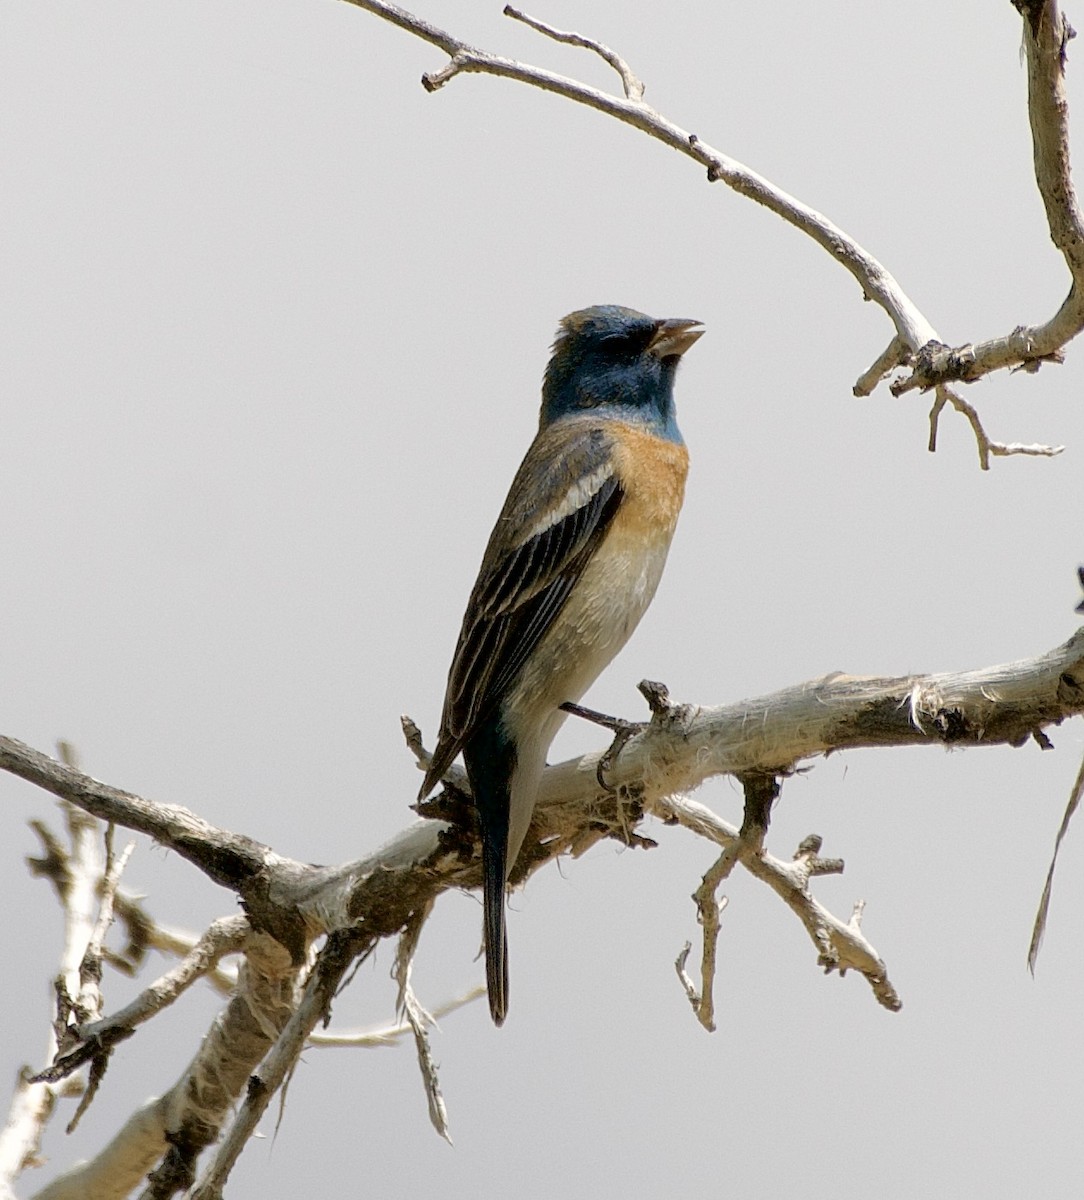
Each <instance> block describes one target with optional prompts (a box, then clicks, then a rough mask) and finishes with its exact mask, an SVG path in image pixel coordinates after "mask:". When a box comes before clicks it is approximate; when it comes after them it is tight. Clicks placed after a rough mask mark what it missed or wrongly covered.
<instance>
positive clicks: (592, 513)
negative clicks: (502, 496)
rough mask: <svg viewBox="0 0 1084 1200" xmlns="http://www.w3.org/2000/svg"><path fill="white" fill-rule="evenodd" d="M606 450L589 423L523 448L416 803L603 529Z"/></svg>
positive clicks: (605, 440)
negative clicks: (525, 453)
mask: <svg viewBox="0 0 1084 1200" xmlns="http://www.w3.org/2000/svg"><path fill="white" fill-rule="evenodd" d="M612 445H613V443H612V439H611V437H610V435H609V434H608V433H607V431H606V430H605V429H604V428H601V427H600V426H599V425H598V423H597V422H590V423H580V422H574V423H573V422H567V423H562V425H559V426H556V427H553V428H550V429H548V430H546V431H544V432H542V433H540V434H539V436H538V437H537V438H536V439H535V441H534V443H533V444H532V446H531V448H530V449H529V450H528V451H527V456H526V457H525V458H524V460H523V463H522V465H521V466H520V469H519V471H518V472H517V473H516V477H515V479H514V480H513V482H512V487H511V490H510V491H509V493H508V499H507V500H506V501H505V504H504V508H503V510H502V511H501V515H500V517H499V518H498V519H497V524H496V527H495V528H494V530H493V533H492V535H491V536H490V539H489V545H488V546H487V548H486V553H485V557H484V558H483V560H482V566H481V570H480V571H479V573H478V579H477V581H476V583H475V585H474V590H473V592H472V593H471V597H470V601H469V603H468V604H467V611H466V614H465V615H464V617H463V627H462V629H461V631H460V634H459V643H458V645H457V646H456V651H455V657H454V658H453V660H452V667H451V670H450V671H449V674H448V690H447V693H446V695H445V698H444V713H443V716H442V717H441V727H440V737H439V739H438V743H437V748H436V750H435V751H434V753H433V759H432V763H431V765H430V767H429V770H428V771H427V772H426V776H425V783H424V784H423V785H422V795H423V796H424V795H427V794H428V793H429V792H430V791H431V790H432V788H433V787H434V786H435V785H436V783H437V782H438V781H439V780H440V778H441V776H443V774H444V773H445V771H447V769H448V768H449V767H450V766H451V764H452V762H453V760H454V759H455V756H456V755H457V754H458V753H459V752H460V750H462V748H463V746H464V745H465V744H466V743H467V742H468V741H470V739H471V736H472V735H473V733H474V732H475V731H476V730H477V729H478V727H479V725H480V723H481V722H483V721H485V720H486V719H487V718H488V717H489V716H490V715H491V714H492V712H493V711H494V709H495V708H496V707H497V705H498V704H499V703H500V702H501V700H502V699H503V698H504V696H505V695H506V693H507V692H508V690H509V689H510V688H511V686H512V684H513V683H514V682H515V679H516V676H517V674H518V673H519V671H520V669H521V668H522V667H523V664H524V663H525V662H526V661H527V659H528V658H529V657H530V655H531V652H532V651H533V650H534V648H535V647H536V646H537V645H538V643H539V642H540V641H541V640H542V638H543V637H544V636H545V633H546V631H547V630H548V629H549V628H550V627H551V626H552V624H553V622H554V621H555V620H556V618H557V616H558V614H559V613H560V611H561V609H562V608H563V607H564V605H565V602H566V601H567V600H568V597H569V595H570V593H571V591H572V588H573V587H574V585H575V583H576V580H577V579H579V577H580V575H581V574H582V572H583V569H584V567H585V566H586V565H587V563H588V562H589V561H590V559H591V556H592V555H593V554H594V551H595V549H596V548H597V546H598V544H599V543H600V541H601V540H602V538H603V536H604V535H605V533H606V531H607V530H608V529H609V527H610V523H611V522H612V521H613V518H614V514H615V513H616V512H617V510H618V508H619V507H620V505H621V500H622V497H623V492H622V489H621V484H620V480H619V479H618V477H617V474H616V470H615V467H614V462H613V454H612Z"/></svg>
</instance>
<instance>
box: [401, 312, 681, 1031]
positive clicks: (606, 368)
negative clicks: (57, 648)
mask: <svg viewBox="0 0 1084 1200" xmlns="http://www.w3.org/2000/svg"><path fill="white" fill-rule="evenodd" d="M703 332H704V331H703V329H702V328H701V326H700V322H699V321H685V320H669V321H667V320H663V321H657V320H654V319H653V318H651V317H647V316H644V314H643V313H639V312H634V311H633V310H632V309H629V308H619V307H617V306H616V305H600V306H597V307H595V308H586V309H584V310H582V311H581V312H574V313H572V314H570V315H569V316H567V317H565V319H564V320H563V321H562V322H561V324H560V329H559V330H558V334H557V340H556V341H555V342H554V344H553V355H552V357H551V358H550V362H549V366H548V367H547V368H546V374H545V379H544V382H543V385H542V411H541V416H540V419H539V427H538V435H537V436H536V437H535V440H534V442H533V443H532V444H531V447H530V449H529V450H528V451H527V456H526V457H525V458H524V460H523V463H522V464H521V466H520V468H519V471H518V472H517V473H516V477H515V479H514V480H513V481H512V487H511V490H510V491H509V493H508V499H507V500H505V502H504V508H503V509H502V510H501V515H500V516H499V517H498V518H497V524H496V527H495V528H494V530H493V533H492V534H491V536H490V539H489V545H488V546H487V547H486V552H485V556H484V558H483V559H482V566H481V569H480V570H479V572H478V579H477V582H476V583H475V585H474V590H473V591H472V592H471V597H470V600H469V602H468V604H467V611H466V614H465V616H464V617H463V627H462V630H461V631H460V634H459V644H458V645H457V646H456V649H455V656H454V658H453V659H452V666H451V670H450V672H449V674H448V690H447V693H446V695H445V698H444V712H443V715H442V717H441V722H440V735H439V738H438V741H437V746H436V749H435V750H434V752H433V757H432V761H431V764H430V766H429V769H428V771H427V772H426V775H425V782H424V783H423V784H422V789H421V795H420V797H419V798H420V799H424V797H425V796H427V795H428V794H429V792H430V791H432V789H433V788H434V787H435V786H436V784H437V783H438V782H439V781H440V779H441V777H442V776H443V775H444V773H445V772H446V771H447V770H448V768H449V767H450V766H451V764H452V762H453V760H454V759H455V757H456V755H457V754H459V753H460V752H462V754H463V761H464V763H465V765H466V768H467V777H468V779H469V780H470V785H471V791H472V793H473V798H474V803H475V805H476V807H477V809H478V816H479V823H480V826H481V832H482V869H483V885H484V914H485V915H484V935H485V953H486V983H487V985H488V990H489V1008H490V1012H491V1013H492V1015H493V1020H494V1021H495V1022H496V1023H497V1024H498V1025H500V1024H501V1023H502V1022H503V1021H504V1018H505V1015H506V1013H507V1011H508V947H507V941H506V937H505V907H504V906H505V885H506V884H507V881H508V875H509V872H510V871H511V869H512V867H513V866H514V864H515V861H516V856H517V855H518V854H519V850H520V847H521V846H522V844H523V839H524V837H525V836H526V833H527V827H528V825H529V824H530V821H531V813H532V812H533V810H534V805H535V798H536V796H537V793H538V785H539V781H540V780H541V777H542V771H543V769H544V768H545V765H546V754H547V752H548V751H549V748H550V743H551V742H552V741H553V738H554V735H555V734H556V733H557V730H558V729H559V728H560V727H561V724H562V723H563V721H564V720H565V715H566V714H565V713H564V712H562V711H561V709H560V708H559V705H561V704H562V703H564V702H565V701H573V702H575V701H578V700H579V699H580V697H581V696H582V695H583V693H584V692H585V691H586V690H587V689H588V688H589V687H590V686H591V684H592V683H593V682H594V680H595V679H596V677H597V676H598V675H599V673H600V672H601V671H602V670H603V668H605V667H606V665H607V664H608V663H609V662H610V660H611V659H612V658H613V657H614V655H615V654H616V653H617V652H618V651H619V650H620V649H621V647H622V646H623V645H624V644H625V642H626V641H627V640H628V638H629V635H630V634H631V633H632V631H633V630H634V629H635V628H636V625H637V623H638V622H639V620H640V618H641V617H642V616H643V615H644V612H645V610H646V609H647V606H648V605H649V604H650V603H651V599H652V597H653V596H654V594H655V589H656V587H657V586H658V583H659V579H660V577H661V575H662V569H663V565H664V563H665V562H666V555H667V551H668V550H669V548H670V539H671V538H672V537H673V533H674V526H675V525H676V523H677V518H678V512H679V511H680V509H681V502H682V498H683V496H684V492H685V476H686V472H687V470H688V463H689V455H688V451H687V450H686V449H685V444H684V442H683V441H682V439H681V434H680V432H679V431H678V427H677V420H676V418H675V414H674V375H675V372H676V370H677V365H678V360H679V359H680V358H681V356H682V354H684V353H685V351H686V350H688V349H689V347H690V346H691V345H692V344H693V343H694V342H695V341H696V340H697V338H699V337H700V335H701V334H702V333H703Z"/></svg>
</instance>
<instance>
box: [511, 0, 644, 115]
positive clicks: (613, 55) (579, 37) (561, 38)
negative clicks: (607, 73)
mask: <svg viewBox="0 0 1084 1200" xmlns="http://www.w3.org/2000/svg"><path fill="white" fill-rule="evenodd" d="M504 15H505V16H506V17H511V18H512V19H513V20H514V21H522V22H523V24H524V25H529V26H530V27H531V28H532V29H534V30H537V31H538V32H539V33H541V34H545V36H546V37H548V38H553V40H554V41H555V42H564V43H565V44H566V45H569V46H580V47H581V48H582V49H584V50H593V51H594V52H595V53H596V54H597V55H599V57H600V58H603V59H605V61H606V62H608V63H609V64H610V66H611V67H613V69H614V70H615V71H616V72H617V73H618V75H620V76H621V86H622V88H623V89H624V92H625V96H626V98H627V99H629V100H632V101H639V100H642V99H643V98H644V85H643V82H642V81H641V80H640V79H638V78H637V77H636V75H635V74H634V73H633V70H632V68H631V67H630V66H629V64H628V63H627V62H625V60H624V59H623V58H622V57H621V55H620V54H618V53H617V52H616V51H614V50H611V49H610V47H609V46H607V45H605V44H604V43H602V42H599V41H596V40H595V39H594V38H588V37H584V36H583V34H582V33H570V32H567V31H565V30H563V29H556V28H554V26H552V25H547V24H546V22H545V21H540V20H539V19H538V18H537V17H530V16H528V15H527V14H526V13H524V12H520V11H519V9H518V8H513V7H512V6H511V4H506V5H505V6H504Z"/></svg>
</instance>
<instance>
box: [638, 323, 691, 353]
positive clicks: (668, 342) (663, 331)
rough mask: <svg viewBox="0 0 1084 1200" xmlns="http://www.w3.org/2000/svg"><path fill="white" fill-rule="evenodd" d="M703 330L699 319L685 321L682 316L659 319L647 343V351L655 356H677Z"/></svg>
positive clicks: (686, 348)
mask: <svg viewBox="0 0 1084 1200" xmlns="http://www.w3.org/2000/svg"><path fill="white" fill-rule="evenodd" d="M703 332H704V326H703V324H702V323H701V322H700V321H687V320H685V319H684V318H677V319H675V320H671V321H660V322H659V324H658V327H657V328H656V330H655V336H654V337H653V338H652V339H651V341H650V342H649V343H648V347H647V349H648V353H649V354H654V356H655V357H656V358H678V357H680V356H681V355H682V354H684V353H685V351H686V350H688V348H689V347H690V346H691V345H692V344H693V342H695V341H696V340H697V339H698V338H699V337H700V336H701V335H702V334H703Z"/></svg>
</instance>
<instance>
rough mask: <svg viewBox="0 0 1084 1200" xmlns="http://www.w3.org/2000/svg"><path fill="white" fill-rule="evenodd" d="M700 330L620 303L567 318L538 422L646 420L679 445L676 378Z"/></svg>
mask: <svg viewBox="0 0 1084 1200" xmlns="http://www.w3.org/2000/svg"><path fill="white" fill-rule="evenodd" d="M703 332H704V330H703V329H702V328H701V327H700V322H699V321H685V320H668V321H667V320H664V321H657V320H655V318H654V317H647V316H645V315H644V314H643V313H641V312H636V311H635V310H634V309H631V308H621V307H619V306H618V305H616V304H599V305H596V306H595V307H594V308H584V309H581V310H580V311H579V312H574V313H569V315H568V316H567V317H565V318H564V320H563V321H562V322H561V325H560V328H559V330H558V332H557V340H556V341H555V342H554V343H553V356H552V357H551V358H550V361H549V366H548V367H546V377H545V380H544V381H543V384H542V415H541V425H542V426H543V427H545V426H546V425H549V424H551V423H552V422H553V421H556V420H559V419H560V418H561V417H567V416H573V415H577V414H579V415H582V414H584V413H588V412H598V414H599V415H600V416H606V417H618V418H620V419H621V420H623V421H638V422H643V423H645V424H647V425H649V426H650V427H651V428H652V431H653V432H655V433H657V434H659V435H660V436H662V437H666V438H669V439H670V440H671V441H675V442H680V441H681V434H680V433H679V432H678V427H677V420H676V418H675V415H674V375H675V373H676V372H677V365H678V360H679V359H680V358H681V356H682V355H683V354H684V353H685V351H686V350H688V348H689V347H690V346H691V345H692V344H693V342H695V341H696V339H697V338H698V337H700V335H701V334H702V333H703Z"/></svg>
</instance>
